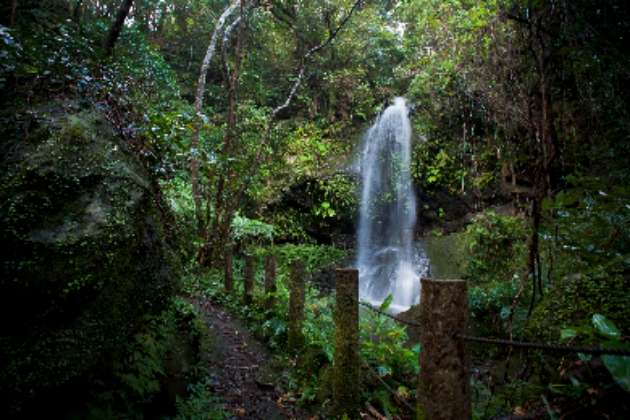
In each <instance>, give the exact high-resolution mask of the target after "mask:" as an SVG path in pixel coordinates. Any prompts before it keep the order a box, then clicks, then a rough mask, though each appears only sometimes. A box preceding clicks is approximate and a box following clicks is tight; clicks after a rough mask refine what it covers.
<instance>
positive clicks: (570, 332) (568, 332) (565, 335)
mask: <svg viewBox="0 0 630 420" xmlns="http://www.w3.org/2000/svg"><path fill="white" fill-rule="evenodd" d="M575 336H577V331H575V330H574V329H573V328H565V329H563V330H561V331H560V340H568V339H569V338H573V337H575Z"/></svg>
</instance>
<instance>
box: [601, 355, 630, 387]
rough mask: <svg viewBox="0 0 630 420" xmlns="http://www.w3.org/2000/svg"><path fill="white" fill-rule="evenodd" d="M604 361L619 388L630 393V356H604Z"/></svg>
mask: <svg viewBox="0 0 630 420" xmlns="http://www.w3.org/2000/svg"><path fill="white" fill-rule="evenodd" d="M602 361H603V362H604V366H606V368H607V369H608V370H609V371H610V374H611V375H612V376H613V378H614V379H615V381H617V383H618V384H619V386H621V387H622V388H623V389H624V390H626V391H627V392H630V356H609V355H604V356H602Z"/></svg>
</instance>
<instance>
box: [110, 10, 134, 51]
mask: <svg viewBox="0 0 630 420" xmlns="http://www.w3.org/2000/svg"><path fill="white" fill-rule="evenodd" d="M132 4H133V0H124V1H123V2H122V4H121V5H120V8H119V9H118V13H117V14H116V20H114V23H113V24H112V26H111V27H110V28H109V32H108V33H107V37H105V39H104V40H103V49H105V55H106V56H110V55H111V54H112V52H113V51H114V45H116V41H117V40H118V36H119V35H120V32H121V31H122V28H123V25H124V23H125V19H127V16H128V15H129V10H130V9H131V5H132Z"/></svg>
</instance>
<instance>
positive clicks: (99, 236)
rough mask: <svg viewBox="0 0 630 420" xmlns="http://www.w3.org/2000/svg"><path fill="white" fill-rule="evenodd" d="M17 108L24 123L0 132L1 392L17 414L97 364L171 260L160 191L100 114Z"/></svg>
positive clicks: (159, 283) (152, 301) (120, 347)
mask: <svg viewBox="0 0 630 420" xmlns="http://www.w3.org/2000/svg"><path fill="white" fill-rule="evenodd" d="M28 113H29V115H30V116H31V119H30V122H29V125H28V126H29V129H28V130H24V129H21V128H20V127H18V126H17V124H16V126H4V127H3V128H2V133H1V134H2V138H3V139H4V140H3V144H2V147H1V149H2V152H3V153H2V155H1V157H0V168H1V170H0V243H2V244H3V248H4V251H3V253H2V258H1V259H2V262H1V265H0V270H1V275H0V308H1V309H0V312H1V316H2V319H3V320H4V322H3V326H2V333H1V334H0V337H1V338H0V349H1V352H2V354H3V357H2V360H1V362H0V363H1V365H0V394H1V395H3V397H4V398H7V400H8V401H10V402H11V403H10V407H11V409H12V410H13V411H16V412H19V410H20V409H21V407H22V406H23V405H24V404H25V402H26V401H28V400H31V399H36V398H37V397H38V396H39V395H40V394H45V393H46V391H50V390H53V389H59V388H60V387H62V386H64V385H67V384H74V385H75V386H77V384H80V383H81V381H83V380H85V379H86V378H88V377H89V375H91V374H92V373H94V372H96V371H97V370H99V369H103V370H106V366H107V365H109V364H111V363H113V361H114V360H115V359H116V357H118V356H119V355H120V354H123V353H124V344H125V343H126V341H127V339H128V337H129V336H130V334H132V332H133V331H134V330H135V329H137V328H138V326H139V323H140V320H141V318H142V317H143V316H144V315H146V314H150V313H157V312H158V311H160V310H161V309H162V308H163V307H164V305H165V303H166V302H167V296H168V295H169V294H170V293H171V292H172V288H173V278H174V272H173V267H175V266H176V260H175V258H174V256H173V255H174V254H173V252H172V251H171V249H170V248H169V246H168V245H167V242H168V238H167V237H168V231H167V230H166V229H165V214H164V212H163V210H162V209H163V207H162V206H161V202H160V199H159V191H158V190H157V188H156V186H155V184H154V183H153V182H152V180H151V178H150V176H149V174H148V172H147V171H146V170H145V168H144V166H143V164H142V163H141V161H140V160H139V159H138V158H137V157H136V156H134V154H133V153H131V152H130V151H129V150H127V148H126V147H125V143H124V142H123V141H122V140H121V139H120V138H119V137H118V136H117V135H116V133H115V131H114V129H113V128H112V126H111V125H110V124H109V123H108V122H107V120H106V119H105V118H104V117H103V115H102V114H101V113H99V112H98V111H97V110H94V109H83V110H79V109H78V107H77V106H75V105H74V104H68V103H49V104H47V105H46V107H40V108H37V109H32V110H29V111H28ZM170 239H171V242H172V238H170ZM5 407H6V405H5Z"/></svg>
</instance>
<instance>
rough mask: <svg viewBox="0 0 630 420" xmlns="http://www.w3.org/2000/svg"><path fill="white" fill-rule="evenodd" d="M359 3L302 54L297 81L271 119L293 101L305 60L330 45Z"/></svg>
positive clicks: (356, 2) (302, 74) (299, 83)
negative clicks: (328, 33)
mask: <svg viewBox="0 0 630 420" xmlns="http://www.w3.org/2000/svg"><path fill="white" fill-rule="evenodd" d="M361 2H362V0H357V1H355V2H354V4H353V5H352V8H351V9H350V11H349V12H348V13H347V14H346V16H345V17H344V18H343V19H342V20H341V22H340V23H339V25H337V27H336V28H335V30H334V31H332V32H331V33H330V35H329V36H328V38H326V40H325V41H324V42H322V43H321V44H318V45H316V46H314V47H313V48H311V49H310V50H308V51H307V52H306V54H304V57H302V64H301V65H300V69H299V70H298V76H297V79H296V80H295V83H293V87H292V88H291V91H290V92H289V96H288V97H287V99H286V100H285V101H284V103H283V104H282V105H280V106H278V107H276V108H275V109H274V110H273V111H272V113H271V118H272V119H275V118H276V117H277V115H278V114H279V113H280V112H281V111H283V110H285V109H286V108H288V107H289V105H290V104H291V101H292V100H293V98H294V97H295V94H296V93H297V90H298V89H299V87H300V85H301V84H302V79H303V78H304V71H305V69H306V62H307V60H308V59H309V58H310V57H311V56H312V55H313V54H315V53H316V52H318V51H319V50H321V49H322V48H324V47H326V46H327V45H328V44H330V43H331V42H332V41H333V39H335V37H336V36H337V34H338V33H339V31H341V29H343V27H344V26H345V24H346V23H347V22H348V20H350V17H352V14H353V13H354V11H355V10H356V9H358V8H359V6H361Z"/></svg>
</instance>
